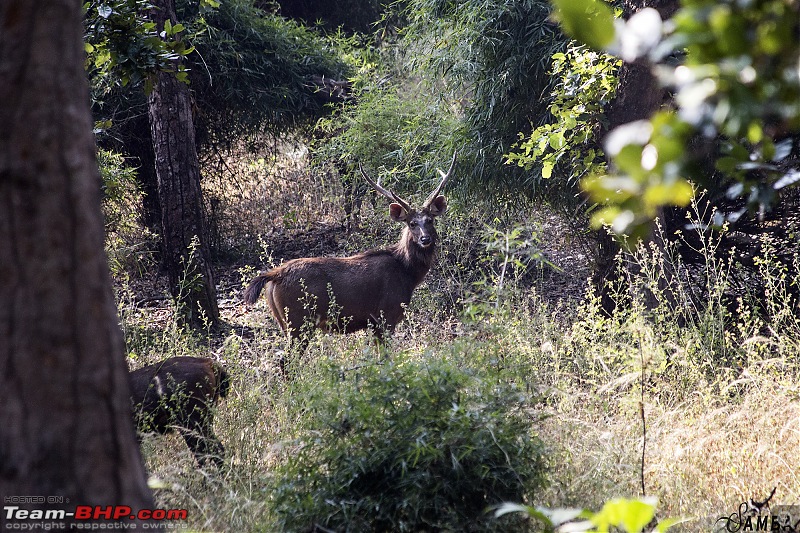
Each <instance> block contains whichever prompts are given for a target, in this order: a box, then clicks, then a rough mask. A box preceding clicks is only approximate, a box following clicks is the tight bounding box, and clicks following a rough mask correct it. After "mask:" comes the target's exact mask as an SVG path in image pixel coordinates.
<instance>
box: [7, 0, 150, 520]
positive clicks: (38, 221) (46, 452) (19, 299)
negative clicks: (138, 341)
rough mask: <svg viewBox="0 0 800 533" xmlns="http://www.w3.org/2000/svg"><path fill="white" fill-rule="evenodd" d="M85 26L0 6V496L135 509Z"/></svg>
mask: <svg viewBox="0 0 800 533" xmlns="http://www.w3.org/2000/svg"><path fill="white" fill-rule="evenodd" d="M81 17H82V13H81V4H80V2H76V1H74V0H36V1H35V2H32V1H30V0H5V1H3V2H2V3H0V495H2V496H3V497H5V498H8V497H10V496H43V497H47V496H50V497H56V498H57V497H63V498H64V499H65V500H64V504H65V505H64V507H63V508H65V509H66V510H68V511H70V510H74V509H75V506H76V505H104V506H105V505H122V504H124V505H126V506H130V507H132V508H134V509H137V508H145V507H151V506H152V497H151V495H150V492H149V489H148V488H147V482H146V481H147V480H146V476H145V472H144V468H143V466H142V461H141V457H140V453H139V447H138V445H137V442H136V438H135V433H134V427H133V421H132V414H131V406H130V396H129V392H128V381H127V380H128V377H127V369H126V365H125V354H124V347H123V340H122V334H121V331H120V329H119V326H118V319H117V315H116V307H115V304H114V299H113V295H112V291H111V278H110V274H109V271H108V265H107V261H106V257H105V253H104V250H103V221H102V216H101V210H100V175H99V172H98V170H97V164H96V162H95V154H94V150H95V147H94V139H93V138H92V135H91V131H92V124H91V118H90V112H89V90H88V85H87V82H86V73H85V71H84V67H83V63H84V57H85V56H84V51H83V42H82V28H83V26H82V23H81ZM4 505H9V500H5V501H4ZM14 505H19V507H20V508H22V509H42V507H43V505H42V504H36V503H32V504H31V503H14ZM58 507H59V506H58V505H56V504H48V505H47V506H46V508H47V509H55V508H58ZM6 518H7V514H6V512H5V511H4V516H3V521H5V519H6ZM129 522H130V521H129Z"/></svg>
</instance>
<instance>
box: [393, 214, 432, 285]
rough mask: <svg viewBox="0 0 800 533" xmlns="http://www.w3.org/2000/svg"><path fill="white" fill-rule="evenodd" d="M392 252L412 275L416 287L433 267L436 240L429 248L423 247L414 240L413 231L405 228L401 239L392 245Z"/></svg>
mask: <svg viewBox="0 0 800 533" xmlns="http://www.w3.org/2000/svg"><path fill="white" fill-rule="evenodd" d="M392 253H393V255H394V256H395V257H396V258H397V259H398V260H399V261H400V263H401V264H402V265H403V266H404V267H405V268H406V271H407V272H408V273H409V274H410V275H411V277H412V279H413V280H414V287H416V286H417V285H419V284H420V283H422V280H423V279H425V276H426V275H427V274H428V271H429V270H430V269H431V265H432V264H433V259H434V257H435V256H436V240H434V242H433V244H431V245H430V246H428V247H427V248H422V247H421V246H419V245H418V244H416V243H415V242H414V239H413V238H412V237H411V231H410V230H409V229H408V228H405V229H403V233H402V235H401V236H400V241H398V242H397V243H396V244H395V245H394V246H392Z"/></svg>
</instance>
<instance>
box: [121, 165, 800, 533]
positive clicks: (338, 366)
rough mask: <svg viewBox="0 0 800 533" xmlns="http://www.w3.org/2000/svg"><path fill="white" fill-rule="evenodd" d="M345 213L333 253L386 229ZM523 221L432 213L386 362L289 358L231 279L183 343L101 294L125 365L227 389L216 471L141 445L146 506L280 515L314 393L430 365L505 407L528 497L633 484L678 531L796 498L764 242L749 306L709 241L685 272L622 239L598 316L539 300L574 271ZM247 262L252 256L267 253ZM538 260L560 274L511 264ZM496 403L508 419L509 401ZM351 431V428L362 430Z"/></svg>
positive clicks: (778, 272) (362, 355)
mask: <svg viewBox="0 0 800 533" xmlns="http://www.w3.org/2000/svg"><path fill="white" fill-rule="evenodd" d="M292 172H296V170H292ZM454 205H455V204H454ZM363 216H364V217H365V219H364V220H365V223H364V224H363V228H362V230H360V231H359V232H357V233H352V234H349V235H344V234H343V235H342V236H341V238H340V240H338V241H337V242H336V245H335V249H336V250H337V251H338V253H349V252H355V251H359V250H363V249H365V248H368V247H372V246H377V245H385V244H389V243H390V242H393V240H394V238H395V237H396V235H397V233H399V228H397V227H395V226H392V225H390V223H389V222H387V221H386V216H385V214H384V213H383V212H382V210H381V209H380V207H377V208H375V209H374V210H373V209H372V208H370V206H365V211H364V213H363ZM535 218H536V217H535V216H534V217H532V219H533V221H531V222H529V223H528V224H527V225H526V226H525V228H523V230H520V231H516V232H515V228H514V227H512V228H510V229H504V228H502V227H501V228H491V227H490V228H489V229H487V230H484V229H480V228H485V224H486V223H487V222H488V223H489V226H491V225H492V224H495V225H496V224H499V222H497V221H496V220H494V221H493V219H492V218H491V217H488V216H482V215H479V214H476V213H475V212H473V213H470V214H465V213H461V212H459V210H458V209H457V207H456V208H455V209H454V210H453V211H451V212H450V213H448V216H447V217H444V218H443V219H442V223H441V226H440V233H442V234H443V235H444V240H443V241H444V245H443V250H442V254H441V255H440V258H439V261H438V263H437V265H436V267H435V268H434V270H433V271H432V272H431V274H430V275H429V277H428V279H427V280H426V282H425V283H424V284H423V286H421V287H420V288H419V289H418V290H417V291H416V292H415V294H414V297H413V299H412V303H411V305H410V306H409V309H408V312H407V319H406V321H405V322H403V323H402V324H401V325H400V327H399V328H398V330H397V331H396V334H395V335H394V337H393V338H392V340H391V342H390V343H389V346H388V355H386V354H383V353H380V352H379V351H377V350H376V348H375V346H374V343H373V342H372V339H371V338H370V336H369V335H368V334H363V333H362V334H356V335H351V336H335V335H322V334H317V335H316V336H315V337H314V338H313V340H312V342H311V344H310V345H309V347H308V349H307V351H306V352H305V353H304V354H302V355H298V354H294V353H292V352H291V351H290V350H289V347H288V344H287V340H286V339H285V337H284V336H283V335H282V334H281V333H280V331H279V329H278V328H277V326H276V325H275V322H274V320H273V319H272V318H271V317H270V316H269V313H268V311H267V308H266V305H264V304H263V303H261V304H258V305H256V306H255V307H254V308H252V309H249V310H246V309H244V307H243V306H242V305H241V303H240V301H239V300H238V296H237V294H238V291H237V287H236V286H234V287H232V288H231V289H230V295H229V298H228V299H227V300H226V303H225V305H223V306H222V307H223V316H224V318H225V320H226V321H227V322H228V323H229V324H230V326H231V327H230V328H229V329H228V330H227V331H226V332H224V333H221V334H220V333H214V334H208V335H207V336H199V337H198V336H197V335H196V334H189V333H187V332H185V331H183V330H182V329H181V328H180V327H178V325H177V324H176V323H175V321H174V319H173V318H172V316H173V315H172V313H171V311H170V309H169V308H168V307H164V306H161V307H160V308H157V309H155V310H154V309H149V308H138V307H137V306H136V305H134V303H135V301H136V298H135V297H134V296H127V297H125V296H124V295H125V294H126V293H125V292H121V293H120V294H121V295H123V297H122V298H121V299H120V306H121V307H120V308H121V311H122V312H121V316H122V325H123V329H124V331H125V336H126V341H127V344H128V353H129V354H130V362H131V366H132V367H137V366H140V365H143V364H146V363H150V362H153V361H155V360H159V359H162V358H165V357H168V356H175V355H196V356H207V357H213V358H215V359H218V360H220V361H223V362H224V363H225V364H226V365H227V367H228V369H229V372H230V373H231V375H232V378H233V386H232V390H231V392H230V395H229V398H228V399H227V400H226V401H225V402H224V403H223V404H222V405H221V406H220V407H219V408H218V412H217V416H216V418H215V421H216V427H215V432H216V434H217V435H218V436H219V438H220V440H221V441H222V442H223V443H224V445H225V446H226V449H227V464H226V466H225V467H224V468H223V469H221V470H216V469H214V468H213V467H207V468H205V469H199V468H198V467H197V465H196V463H195V462H194V459H193V457H192V456H191V454H190V453H189V451H188V450H187V449H186V447H185V445H184V444H183V442H181V441H180V440H179V439H178V438H177V437H157V438H148V439H146V440H145V442H144V444H143V450H144V456H145V460H146V464H147V469H148V471H149V472H150V473H151V475H152V476H153V477H154V478H155V479H157V480H158V482H157V483H156V486H157V487H158V488H157V489H156V498H157V501H158V504H159V506H160V507H164V508H167V507H169V508H173V507H176V508H186V509H188V510H189V517H190V519H189V525H190V526H191V527H192V528H195V529H199V530H207V531H273V530H275V529H276V528H279V526H280V524H281V523H282V524H287V523H288V522H287V521H285V520H284V518H285V515H284V518H281V515H280V514H279V513H278V512H277V508H278V506H277V504H276V500H275V495H276V494H277V492H276V491H278V489H277V488H276V487H280V486H281V485H280V484H281V478H280V476H278V475H277V473H278V472H285V468H286V465H287V464H288V461H289V460H290V458H293V457H295V456H296V455H297V454H296V453H295V452H296V451H297V446H298V445H299V444H298V443H301V442H309V441H308V439H313V438H314V436H315V435H318V436H320V438H321V436H322V434H323V433H321V432H324V431H330V429H331V428H330V427H323V426H324V424H323V425H320V416H321V412H320V407H319V406H320V405H321V404H320V402H319V398H321V397H322V398H328V399H330V400H331V401H333V400H336V399H339V398H341V402H343V403H346V402H348V401H355V399H357V394H358V391H359V390H363V391H366V390H368V389H369V387H370V386H372V385H375V384H376V381H375V380H380V379H383V380H389V381H391V380H392V379H393V376H394V378H395V379H396V380H397V381H396V383H394V384H395V385H398V386H401V385H402V384H403V383H406V384H407V385H405V386H408V387H410V386H413V384H414V381H413V379H412V377H413V375H414V372H416V371H417V370H413V372H412V371H410V370H409V369H424V368H439V369H441V368H449V369H452V370H453V371H454V372H458V373H463V375H465V376H470V379H475V380H477V381H476V382H480V383H483V384H487V383H489V384H492V383H494V384H497V386H498V387H501V388H503V389H504V390H507V389H508V388H511V389H513V390H515V391H518V393H519V394H522V396H523V397H524V398H525V402H526V404H527V405H528V408H527V409H528V411H527V412H528V417H527V422H528V424H529V427H528V431H531V432H533V433H535V434H536V435H537V436H538V439H540V440H541V442H542V444H543V446H544V448H543V450H544V451H543V453H544V456H545V457H546V462H547V464H548V465H550V468H549V470H548V473H547V485H546V487H544V488H539V489H537V490H535V491H533V490H531V491H527V492H524V493H522V494H521V495H520V498H521V499H522V500H523V502H524V503H527V504H533V505H544V506H549V507H564V506H572V507H575V506H578V507H589V508H594V509H599V508H600V507H601V506H602V504H603V502H604V501H606V500H608V499H610V498H614V497H618V496H628V497H631V496H638V495H640V494H641V492H642V485H644V489H645V492H646V493H647V495H650V496H656V497H658V499H659V506H658V516H660V517H665V516H673V517H675V516H683V517H689V518H691V519H692V520H691V521H689V522H687V523H686V524H683V525H681V526H678V529H679V530H685V531H698V530H708V529H709V528H711V527H712V526H713V523H714V522H715V520H716V518H718V517H719V516H722V515H728V514H730V513H732V512H735V511H736V510H737V508H738V506H739V504H740V503H741V502H743V501H745V500H747V499H749V498H751V497H752V498H754V499H756V500H758V499H763V498H764V497H766V495H768V494H769V492H770V491H771V489H772V488H773V487H777V490H776V495H775V497H774V499H773V501H772V503H773V505H774V504H781V503H782V504H791V503H794V502H797V501H798V500H799V499H800V480H799V479H798V472H800V364H799V363H798V348H799V346H798V344H799V343H800V341H798V339H800V328H799V327H798V322H797V318H796V315H797V308H796V305H797V303H796V302H794V301H793V300H792V299H791V296H790V293H789V290H788V288H789V285H790V284H791V283H795V282H796V280H793V279H791V277H790V276H789V274H788V273H787V271H786V269H785V268H784V267H782V266H780V265H779V264H778V262H777V261H775V260H774V259H773V258H772V257H771V256H770V254H769V250H770V248H769V246H767V247H765V249H766V250H767V253H766V254H765V256H764V257H760V258H758V259H757V261H756V263H757V264H758V265H759V270H758V274H757V275H758V276H759V277H760V278H761V281H762V282H763V284H764V285H765V286H766V287H768V290H767V291H766V297H765V298H762V299H760V300H758V301H754V300H753V299H752V298H750V297H749V295H748V294H747V291H743V290H741V287H740V286H739V285H737V283H738V282H736V281H735V280H736V279H741V276H738V277H737V275H738V270H737V269H738V267H737V265H735V264H733V263H732V262H731V261H728V260H726V259H725V258H722V259H719V258H715V254H714V246H715V241H714V239H713V238H708V237H706V238H704V239H702V240H701V242H703V243H704V249H703V250H701V251H702V253H703V254H705V255H706V266H705V267H704V269H702V270H701V271H698V269H697V268H695V267H691V266H687V265H684V264H682V263H681V262H680V259H679V258H678V257H676V255H675V254H674V253H673V252H672V251H671V249H670V248H669V247H662V248H659V247H655V246H653V247H643V248H640V249H638V250H637V251H635V252H634V253H632V254H630V255H627V256H624V257H621V258H620V261H619V268H621V269H622V270H623V272H622V274H623V275H622V276H620V278H622V279H626V280H627V281H628V284H626V285H625V286H620V287H617V288H616V291H617V294H618V297H619V299H620V301H622V302H624V303H625V305H620V306H618V309H617V311H616V313H615V314H614V315H613V316H607V315H606V314H604V313H603V311H602V309H601V306H600V302H599V300H598V298H596V297H595V295H594V294H593V292H592V291H591V290H590V289H589V288H586V289H585V290H584V291H583V296H582V297H580V298H566V297H565V298H564V299H559V298H558V297H556V296H554V291H553V290H552V289H551V287H550V284H551V283H554V282H559V283H562V282H564V280H566V279H568V278H569V276H570V274H571V273H572V272H574V271H576V270H577V269H576V264H575V257H573V256H572V255H566V256H564V257H563V258H561V257H560V256H558V254H554V253H553V242H554V241H553V239H551V238H549V237H548V236H547V234H546V232H548V231H551V230H550V229H548V225H549V224H552V223H553V220H552V219H549V218H548V219H547V220H544V217H542V219H540V222H539V223H536V222H535ZM306 230H307V226H304V227H303V228H301V229H299V230H298V231H306ZM498 235H504V236H506V237H509V236H510V237H512V238H511V240H510V241H508V239H506V240H507V241H508V246H505V247H503V246H500V247H498V246H494V245H493V244H492V243H494V244H497V242H498ZM514 239H517V241H516V244H517V245H518V246H517V245H514V244H515V241H514ZM256 240H257V239H256ZM262 240H264V241H265V242H268V241H269V238H264V237H263V236H262ZM501 240H502V239H501ZM522 241H526V243H527V244H525V246H522V244H523V242H522ZM557 244H558V246H561V245H562V244H561V243H560V242H559V243H557ZM536 250H540V251H541V254H539V252H537V251H536ZM267 251H268V252H269V253H272V252H275V251H277V252H280V250H272V249H270V250H267ZM253 255H256V253H254V254H253ZM263 255H264V256H265V257H264V261H265V262H269V261H270V260H271V261H275V262H280V261H281V260H282V257H281V256H280V255H275V256H273V257H271V258H267V257H266V255H268V254H263ZM539 255H541V256H544V257H547V258H549V260H550V261H551V263H554V264H555V266H556V267H560V268H561V270H560V271H558V270H556V269H553V268H551V267H542V266H541V264H537V263H535V262H528V261H526V260H521V259H524V258H525V257H528V256H532V257H537V256H539ZM518 259H520V260H519V261H517V260H518ZM249 266H250V267H251V268H254V269H255V268H259V267H261V266H262V265H249ZM232 270H233V271H232V272H229V273H227V276H228V279H234V280H236V281H235V282H234V285H236V284H241V283H243V282H245V281H247V278H248V275H249V272H250V270H246V271H243V273H241V274H240V273H238V272H236V269H235V268H233V269H232ZM501 272H504V274H503V277H502V284H501V283H500V280H501V278H500V273H501ZM581 283H582V284H583V286H585V287H588V285H587V284H585V282H581ZM280 357H291V358H293V361H292V362H293V363H296V368H299V369H300V370H299V371H298V372H297V373H296V375H295V376H294V377H293V379H291V380H289V381H287V380H285V379H283V378H282V377H281V376H280V373H279V370H278V365H277V360H278V359H279V358H280ZM387 357H388V359H387ZM393 365H399V366H397V369H398V371H397V372H395V373H394V374H393V373H392V372H389V371H388V370H390V369H391V368H393ZM403 376H405V377H403ZM459 379H460V378H459ZM481 390H482V392H481V394H484V395H485V396H486V401H487V402H491V401H492V400H495V399H496V398H493V397H492V389H491V387H488V388H484V389H481ZM498 390H499V389H498ZM499 397H500V396H498V398H499ZM498 409H499V410H496V411H493V412H496V413H502V409H508V413H509V414H508V416H509V420H510V419H511V418H512V414H511V413H513V412H514V409H512V406H511V405H510V404H509V405H506V406H505V407H502V406H501V408H498ZM642 414H643V415H644V416H642ZM500 418H502V417H500ZM358 427H359V429H358V431H360V432H361V433H362V435H361V436H362V437H363V433H364V432H366V431H369V427H368V425H364V424H362V425H361V426H358ZM320 442H323V443H324V439H323V440H322V441H320ZM643 446H644V449H643ZM319 453H323V452H319ZM487 457H489V456H488V455H487ZM536 461H537V459H536V458H535V457H531V462H532V464H533V463H535V462H536ZM321 464H322V463H321ZM312 466H313V465H312ZM332 468H334V467H333V466H331V465H330V464H328V466H327V467H325V469H322V470H323V472H322V473H325V472H324V470H326V469H327V470H330V469H332ZM543 472H544V470H543ZM330 473H331V474H333V472H330ZM332 477H333V476H332ZM284 488H285V487H284ZM309 495H310V493H309ZM309 495H306V496H309ZM309 497H310V496H309ZM403 501H406V503H407V504H408V505H417V504H413V503H412V502H413V500H412V499H408V500H403ZM316 503H319V502H316ZM400 503H402V502H400ZM482 516H483V515H482ZM486 519H487V520H489V519H490V518H489V517H488V515H486ZM484 523H488V522H484ZM285 527H286V529H288V530H290V529H291V528H290V527H289V526H288V525H287V526H285ZM365 527H366V526H365ZM476 527H477V526H476ZM515 527H516V528H522V529H525V528H530V529H533V530H535V529H536V528H537V525H536V524H535V523H525V524H523V525H519V524H516V526H515Z"/></svg>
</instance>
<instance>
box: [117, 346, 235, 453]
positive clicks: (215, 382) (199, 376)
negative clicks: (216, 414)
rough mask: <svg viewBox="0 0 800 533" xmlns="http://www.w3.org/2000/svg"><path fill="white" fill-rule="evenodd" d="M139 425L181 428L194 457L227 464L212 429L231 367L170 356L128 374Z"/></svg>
mask: <svg viewBox="0 0 800 533" xmlns="http://www.w3.org/2000/svg"><path fill="white" fill-rule="evenodd" d="M129 376H130V387H131V402H132V403H133V414H134V419H135V422H136V428H137V431H138V432H139V436H140V438H141V434H142V433H147V432H155V433H160V434H162V435H163V434H166V433H170V432H172V431H173V430H177V431H178V433H180V435H181V436H182V437H183V440H184V441H186V445H187V446H188V447H189V450H191V452H192V453H193V454H194V457H195V459H197V462H198V463H199V464H200V466H203V465H204V464H205V462H206V460H207V459H210V460H211V461H212V462H213V463H214V464H215V465H217V466H218V467H219V466H221V465H222V462H223V457H224V454H225V448H224V447H223V446H222V443H221V442H220V441H219V439H218V438H217V437H216V436H215V435H214V432H213V430H212V428H211V426H212V422H213V409H212V408H213V407H214V404H215V403H216V402H217V401H218V400H219V399H220V398H225V397H226V396H227V394H228V389H229V388H230V378H229V377H228V372H227V371H226V370H225V368H224V367H222V365H220V364H219V363H217V362H215V361H213V360H211V359H208V358H204V357H170V358H168V359H165V360H163V361H161V362H159V363H155V364H152V365H148V366H145V367H143V368H140V369H138V370H134V371H132V372H130V373H129Z"/></svg>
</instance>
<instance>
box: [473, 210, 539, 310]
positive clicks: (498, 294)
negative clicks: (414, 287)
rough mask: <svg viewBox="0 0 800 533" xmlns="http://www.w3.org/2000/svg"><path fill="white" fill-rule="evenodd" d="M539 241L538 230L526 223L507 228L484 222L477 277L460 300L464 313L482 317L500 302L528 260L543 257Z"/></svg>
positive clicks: (535, 260)
mask: <svg viewBox="0 0 800 533" xmlns="http://www.w3.org/2000/svg"><path fill="white" fill-rule="evenodd" d="M493 222H494V223H495V224H498V223H499V222H500V221H499V220H498V219H495V220H494V221H493ZM539 241H540V239H539V235H538V233H537V230H536V229H535V228H532V227H530V226H528V225H525V224H516V225H514V226H513V227H512V228H510V229H499V228H497V227H494V226H490V225H487V226H486V228H485V229H484V231H483V235H482V236H481V244H482V245H483V248H484V251H485V254H484V255H483V256H482V257H480V258H479V259H478V261H477V262H476V266H480V268H476V269H475V271H476V272H475V274H477V275H479V276H480V277H479V279H477V280H476V281H473V282H472V284H471V285H472V291H471V293H470V294H469V295H468V296H467V297H466V298H465V299H464V301H463V302H462V303H464V304H465V307H464V316H465V317H467V318H468V319H470V320H472V321H479V320H483V319H484V318H486V316H487V315H490V314H492V313H493V312H494V310H496V309H497V308H498V307H499V306H500V303H501V301H503V300H504V298H506V297H507V296H508V293H510V292H511V291H512V290H513V289H514V288H516V287H517V286H518V285H517V283H518V282H519V280H520V279H521V278H522V276H523V275H524V274H525V273H526V272H527V271H528V268H529V267H530V265H531V263H534V262H542V261H543V258H542V253H541V249H540V246H539V244H540V242H539ZM509 287H510V288H509Z"/></svg>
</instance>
